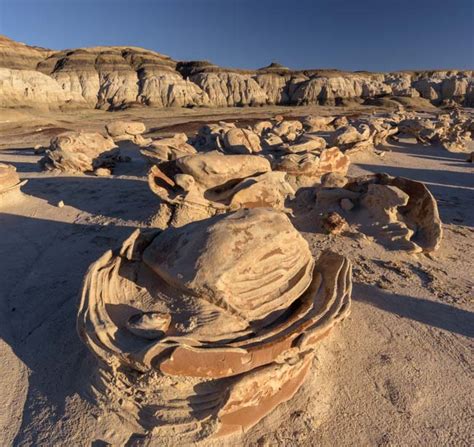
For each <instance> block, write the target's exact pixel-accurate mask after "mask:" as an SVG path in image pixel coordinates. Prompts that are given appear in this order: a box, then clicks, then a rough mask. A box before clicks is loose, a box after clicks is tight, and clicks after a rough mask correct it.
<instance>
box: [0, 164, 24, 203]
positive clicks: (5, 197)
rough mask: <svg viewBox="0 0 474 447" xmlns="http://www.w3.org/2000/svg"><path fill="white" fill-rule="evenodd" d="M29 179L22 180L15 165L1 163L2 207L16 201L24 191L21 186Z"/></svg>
mask: <svg viewBox="0 0 474 447" xmlns="http://www.w3.org/2000/svg"><path fill="white" fill-rule="evenodd" d="M26 182H27V181H26V180H24V181H21V180H20V177H19V176H18V173H17V172H16V168H15V166H12V165H8V164H5V163H0V208H1V207H3V206H7V205H10V204H14V203H16V202H17V201H18V200H20V199H21V197H22V195H23V193H22V192H21V190H20V188H21V186H22V185H24V184H25V183H26Z"/></svg>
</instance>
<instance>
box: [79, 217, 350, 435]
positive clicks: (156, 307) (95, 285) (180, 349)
mask: <svg viewBox="0 0 474 447" xmlns="http://www.w3.org/2000/svg"><path fill="white" fill-rule="evenodd" d="M350 294H351V265H350V263H349V261H348V260H347V259H346V258H344V257H343V256H340V255H337V254H334V253H331V252H324V253H322V254H321V256H320V257H319V259H318V260H316V261H315V260H314V259H313V257H312V255H311V252H310V250H309V247H308V244H307V242H306V241H305V240H304V239H303V238H302V237H301V235H300V234H299V233H298V232H297V231H296V230H295V228H294V227H293V226H292V225H291V223H290V221H289V220H288V218H287V217H286V216H285V215H284V214H282V213H279V212H277V211H273V210H266V209H254V210H245V211H244V210H242V211H239V212H237V213H234V214H228V215H224V216H216V217H213V218H211V219H207V220H203V221H200V222H194V223H192V224H189V225H186V226H184V227H181V228H170V229H168V230H165V231H163V232H151V233H146V232H141V231H139V230H137V231H136V232H135V233H134V234H132V236H131V237H130V238H129V239H128V240H127V241H125V243H124V244H123V245H122V247H121V248H120V249H119V250H116V251H108V252H107V253H106V254H104V255H103V256H102V257H101V258H100V259H99V260H97V261H96V262H95V263H94V264H92V265H91V267H90V269H89V271H88V273H87V275H86V278H85V281H84V286H83V291H82V297H81V303H80V307H79V312H78V316H77V328H78V332H79V335H80V337H81V339H82V340H83V341H84V343H85V344H86V345H87V346H88V347H89V349H90V350H91V351H92V352H93V353H94V354H95V355H96V356H97V357H98V359H100V363H98V364H97V368H99V369H100V374H97V377H98V378H99V380H100V382H99V383H98V384H96V385H97V386H96V388H97V390H99V393H101V399H102V401H103V402H104V404H105V405H111V406H112V405H113V402H114V400H118V399H120V400H121V401H123V402H126V404H125V405H121V406H120V407H119V410H118V411H120V412H121V414H120V415H119V416H121V417H124V418H126V419H130V418H132V419H133V420H135V421H136V424H137V425H138V426H141V427H143V431H144V433H149V435H145V438H147V440H150V441H153V442H155V441H157V439H158V438H159V439H160V440H161V442H168V441H172V442H176V441H179V442H185V443H192V442H195V441H196V440H198V439H201V440H202V439H203V438H206V437H211V436H212V437H218V436H225V435H228V434H231V433H234V432H238V431H241V430H246V429H247V428H249V427H251V426H252V425H254V424H255V423H257V422H258V421H259V420H260V419H261V418H262V417H264V416H265V415H266V414H268V413H269V412H270V411H272V409H273V408H275V406H277V405H278V404H279V403H280V402H283V401H285V400H288V399H290V398H291V397H292V396H293V395H294V394H295V392H296V391H297V390H298V388H299V387H300V386H301V384H302V383H303V381H304V378H305V376H306V375H307V372H308V370H309V368H310V366H311V361H312V359H313V352H314V350H315V349H316V348H317V346H318V342H319V340H320V339H321V338H323V337H324V336H326V335H327V334H328V333H329V331H330V330H331V329H332V328H333V327H334V325H335V324H337V323H338V322H340V321H341V320H342V319H344V318H345V317H346V316H347V314H348V312H349V305H350ZM137 373H138V374H137ZM124 381H126V383H127V388H124V387H123V385H122V384H123V383H124ZM130 390H136V391H138V390H140V392H129V391H130ZM197 402H198V403H199V405H197V406H196V403H197ZM157 407H159V408H160V412H159V415H157V413H156V408H157ZM116 411H117V410H116ZM176 417H179V424H176ZM158 418H159V419H158ZM151 428H153V430H151ZM151 436H155V438H153V439H152V438H150V437H151Z"/></svg>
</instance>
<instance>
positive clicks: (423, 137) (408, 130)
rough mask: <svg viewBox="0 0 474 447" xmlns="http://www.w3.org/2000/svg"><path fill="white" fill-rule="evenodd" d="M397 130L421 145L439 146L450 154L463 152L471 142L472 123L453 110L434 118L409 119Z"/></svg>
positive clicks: (415, 117) (403, 121)
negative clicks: (413, 138)
mask: <svg viewBox="0 0 474 447" xmlns="http://www.w3.org/2000/svg"><path fill="white" fill-rule="evenodd" d="M398 128H399V131H400V132H401V133H404V134H407V135H410V136H413V137H415V138H416V139H417V141H418V142H420V143H422V144H434V145H439V146H441V147H443V148H445V149H447V150H448V151H450V152H465V151H467V150H468V147H467V143H468V142H469V141H471V140H472V134H473V132H474V121H473V119H472V118H471V117H470V116H468V115H467V114H465V113H463V112H461V111H459V110H454V111H452V112H450V113H448V114H442V115H438V116H437V117H436V118H420V117H418V116H414V117H410V118H407V119H404V120H402V121H400V123H399V124H398Z"/></svg>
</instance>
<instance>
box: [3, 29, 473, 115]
mask: <svg viewBox="0 0 474 447" xmlns="http://www.w3.org/2000/svg"><path fill="white" fill-rule="evenodd" d="M384 96H398V97H412V98H413V97H416V96H421V97H422V98H426V99H428V100H430V101H432V102H433V103H435V104H440V103H442V102H443V101H455V102H457V103H460V104H463V105H466V106H472V105H474V80H473V74H472V71H455V70H452V71H432V72H394V73H386V74H383V73H367V72H357V73H351V72H342V71H337V70H300V71H293V70H290V69H288V68H287V67H283V66H281V65H279V64H275V63H273V64H271V65H269V66H268V67H264V68H261V69H258V70H237V69H226V68H222V67H218V66H215V65H213V64H211V63H209V62H202V61H201V62H199V61H198V62H176V61H173V60H172V59H170V58H169V57H168V56H164V55H162V54H159V53H156V52H154V51H150V50H145V49H143V48H137V47H116V46H113V47H92V48H79V49H72V50H64V51H53V50H46V49H41V48H36V47H30V46H27V45H24V44H20V43H17V42H14V41H12V40H10V39H7V38H5V37H2V36H0V107H18V106H23V107H25V106H31V107H55V108H57V107H98V108H103V109H107V110H116V109H121V108H124V107H128V106H130V105H136V104H141V105H146V106H152V107H194V106H214V107H229V106H258V105H263V104H281V105H287V104H293V105H298V104H328V105H334V104H336V105H338V104H345V103H347V102H351V101H355V102H363V101H364V100H366V99H370V98H381V97H384Z"/></svg>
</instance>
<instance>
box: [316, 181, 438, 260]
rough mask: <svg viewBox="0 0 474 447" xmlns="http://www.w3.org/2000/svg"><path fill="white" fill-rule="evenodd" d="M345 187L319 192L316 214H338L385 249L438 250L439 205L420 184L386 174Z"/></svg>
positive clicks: (349, 183)
mask: <svg viewBox="0 0 474 447" xmlns="http://www.w3.org/2000/svg"><path fill="white" fill-rule="evenodd" d="M344 183H345V184H343V185H340V186H339V187H324V186H323V187H322V188H319V189H318V191H317V196H316V197H317V198H316V206H317V209H318V210H319V211H321V212H328V211H329V212H337V213H341V214H342V215H343V216H344V218H345V219H347V221H348V222H349V223H351V224H354V225H356V226H358V227H359V228H360V230H361V231H362V232H363V233H366V234H369V235H371V236H374V237H376V238H377V239H379V240H380V241H381V242H382V244H383V245H385V246H387V248H391V249H401V250H407V251H409V252H412V253H418V252H432V251H435V250H437V249H438V248H439V245H440V243H441V239H442V234H443V231H442V224H441V219H440V217H439V213H438V205H437V203H436V200H435V198H434V197H433V195H432V194H431V193H430V191H429V190H428V188H427V187H426V186H425V185H424V184H423V183H421V182H417V181H414V180H410V179H406V178H403V177H391V176H389V175H387V174H373V175H367V176H362V177H356V178H352V179H348V180H346V182H344Z"/></svg>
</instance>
